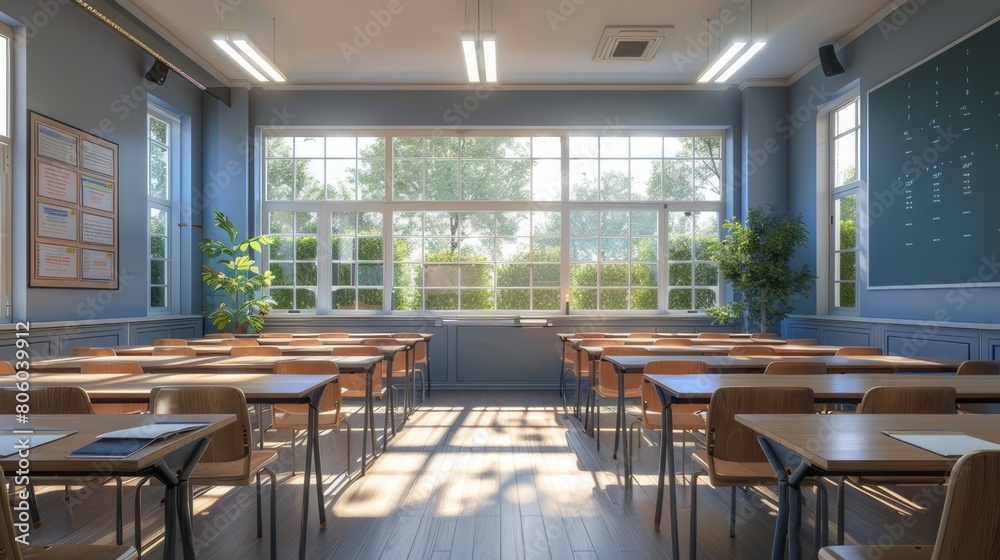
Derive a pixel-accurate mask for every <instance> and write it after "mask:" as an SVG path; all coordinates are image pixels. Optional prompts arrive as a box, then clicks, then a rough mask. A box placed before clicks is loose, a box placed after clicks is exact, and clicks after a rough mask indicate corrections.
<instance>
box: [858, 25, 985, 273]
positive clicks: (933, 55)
mask: <svg viewBox="0 0 1000 560" xmlns="http://www.w3.org/2000/svg"><path fill="white" fill-rule="evenodd" d="M998 23H1000V16H997V17H994V18H992V19H990V20H989V21H987V22H985V23H983V24H982V25H980V26H978V27H976V28H975V29H973V30H971V31H969V32H968V33H965V34H964V35H962V36H960V37H958V38H956V39H955V40H953V41H951V42H950V43H948V44H946V45H944V46H943V47H941V48H939V49H937V50H935V51H934V52H932V53H930V54H928V55H927V56H925V57H923V58H921V59H920V60H917V61H916V62H914V63H913V64H911V65H909V66H907V67H906V68H904V69H903V70H900V71H899V72H897V73H895V74H893V75H892V76H890V77H888V78H886V79H885V80H882V81H881V82H879V83H878V84H876V85H875V86H872V87H871V88H869V89H868V90H867V91H866V92H865V110H866V115H865V139H866V154H865V157H866V169H865V172H866V177H865V193H866V194H865V196H866V201H867V208H866V209H865V213H864V214H865V219H866V220H867V223H866V224H865V225H866V227H865V234H866V235H867V236H868V237H869V238H868V239H866V240H865V241H866V243H865V246H866V247H867V251H866V254H865V255H864V257H865V258H864V260H865V261H866V262H865V263H864V270H865V271H866V278H865V284H866V286H865V289H866V290H869V291H880V290H901V289H906V290H912V289H940V288H956V287H967V286H969V285H970V284H971V283H973V281H975V282H974V283H975V286H976V288H977V289H978V288H979V287H1000V281H994V282H990V281H983V280H982V279H978V280H977V279H975V278H967V279H964V280H958V281H954V282H946V283H934V284H892V285H878V286H873V285H871V262H869V261H870V260H871V250H872V240H871V230H872V228H871V216H870V214H869V210H870V208H871V197H872V187H871V168H872V159H871V152H872V146H871V122H872V115H871V110H870V109H871V96H872V94H873V93H875V92H877V91H878V90H879V89H880V88H883V87H885V86H886V85H889V84H891V83H892V82H894V81H896V80H897V79H899V78H901V77H903V76H905V75H906V74H908V73H910V72H911V71H913V70H914V69H916V68H918V67H920V66H921V65H923V64H925V63H927V62H929V61H931V60H933V59H935V58H937V57H938V56H941V55H942V54H944V53H946V52H948V51H950V50H951V49H952V48H954V47H956V46H957V45H959V44H961V43H963V42H964V41H966V40H968V39H970V38H972V37H974V36H975V35H977V34H979V33H980V32H982V31H984V30H986V29H988V28H989V27H991V26H993V25H995V24H998ZM858 264H859V268H861V266H860V265H861V264H862V263H861V262H859V263H858Z"/></svg>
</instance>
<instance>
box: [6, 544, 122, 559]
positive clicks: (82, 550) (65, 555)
mask: <svg viewBox="0 0 1000 560" xmlns="http://www.w3.org/2000/svg"><path fill="white" fill-rule="evenodd" d="M21 557H22V558H24V560H130V559H132V558H138V557H139V555H138V554H136V553H135V549H134V548H132V547H131V546H111V545H59V546H22V547H21Z"/></svg>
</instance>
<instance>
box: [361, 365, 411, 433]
mask: <svg viewBox="0 0 1000 560" xmlns="http://www.w3.org/2000/svg"><path fill="white" fill-rule="evenodd" d="M383 361H384V362H385V390H386V392H387V394H386V397H385V399H386V401H385V402H387V403H389V404H388V405H386V407H385V413H386V414H388V415H389V424H391V425H392V435H396V393H395V391H393V390H392V362H391V361H390V360H388V359H384V360H383ZM371 376H372V373H371V372H369V373H368V377H369V378H371ZM402 425H404V426H405V425H406V417H405V416H404V417H403V422H402Z"/></svg>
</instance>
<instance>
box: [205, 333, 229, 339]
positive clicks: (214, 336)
mask: <svg viewBox="0 0 1000 560" xmlns="http://www.w3.org/2000/svg"><path fill="white" fill-rule="evenodd" d="M204 338H210V339H227V340H231V339H234V338H236V336H235V335H233V333H228V332H219V333H211V334H206V335H205V336H204Z"/></svg>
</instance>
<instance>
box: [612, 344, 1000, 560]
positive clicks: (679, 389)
mask: <svg viewBox="0 0 1000 560" xmlns="http://www.w3.org/2000/svg"><path fill="white" fill-rule="evenodd" d="M625 357H626V356H622V358H625ZM616 359H618V358H609V361H611V360H616ZM643 377H644V378H645V379H646V380H648V381H649V382H650V383H652V384H653V385H654V387H655V388H656V393H657V396H658V397H659V400H660V405H661V406H662V407H663V411H662V416H661V422H662V424H661V425H662V426H664V429H663V430H661V431H660V464H659V471H658V478H657V488H656V509H655V514H654V519H653V525H654V527H655V528H656V529H659V527H660V519H661V516H662V513H663V487H664V481H665V479H666V480H667V483H668V492H669V501H670V533H671V534H670V539H671V547H672V550H673V553H674V554H673V557H674V558H678V557H679V556H678V549H679V544H678V535H677V489H676V480H675V475H676V473H675V472H674V435H673V429H672V428H673V411H672V409H671V405H672V404H674V403H692V404H698V403H700V404H708V403H709V401H711V399H712V395H713V394H714V393H715V391H716V390H717V389H719V388H722V387H809V388H811V389H812V390H813V392H814V394H815V398H816V402H818V403H859V402H861V398H862V397H863V396H864V394H865V392H866V391H868V389H871V388H872V387H879V386H904V387H913V386H919V387H954V388H955V391H956V398H957V400H958V401H959V402H963V403H983V402H997V401H1000V377H994V376H980V375H970V376H956V375H885V374H863V373H859V374H851V375H759V374H708V375H701V374H689V375H659V374H655V375H650V374H647V375H644V376H643ZM806 416H810V417H816V418H840V417H854V416H855V415H852V414H831V415H806ZM857 416H861V415H857ZM879 416H880V417H881V416H883V415H879ZM967 416H973V415H967ZM977 416H978V415H977ZM983 416H988V415H983ZM938 418H940V416H938ZM993 423H994V424H996V419H993ZM844 441H850V440H844ZM629 484H630V483H629ZM783 535H784V533H782V539H784V536H783ZM782 542H784V541H782Z"/></svg>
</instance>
